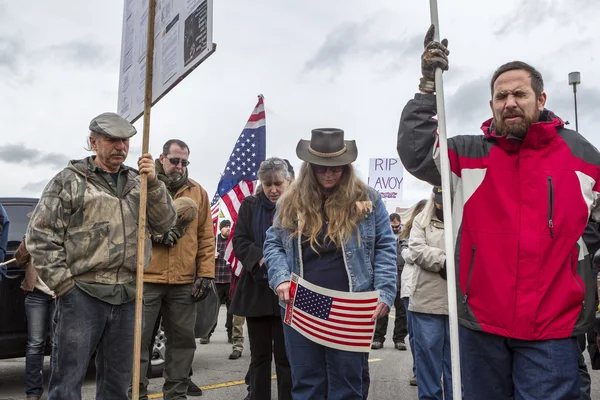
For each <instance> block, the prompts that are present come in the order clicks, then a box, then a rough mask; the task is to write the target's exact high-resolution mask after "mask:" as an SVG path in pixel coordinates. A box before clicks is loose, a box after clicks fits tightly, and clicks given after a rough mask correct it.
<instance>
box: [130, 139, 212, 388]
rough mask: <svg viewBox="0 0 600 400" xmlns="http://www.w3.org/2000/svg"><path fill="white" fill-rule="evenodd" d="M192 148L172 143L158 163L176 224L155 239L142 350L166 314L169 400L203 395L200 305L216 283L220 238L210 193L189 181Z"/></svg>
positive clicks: (143, 371) (143, 372)
mask: <svg viewBox="0 0 600 400" xmlns="http://www.w3.org/2000/svg"><path fill="white" fill-rule="evenodd" d="M189 159H190V148H189V147H188V145H187V144H186V143H185V142H184V141H182V140H179V139H170V140H168V141H167V142H166V143H165V144H164V146H163V151H162V154H161V155H160V157H159V158H158V159H157V160H156V161H155V167H156V174H157V177H158V179H159V180H160V181H161V182H163V183H164V184H165V186H166V188H167V190H168V192H169V194H170V197H172V198H173V200H174V203H175V205H176V208H177V220H176V223H175V224H174V225H173V226H172V227H171V228H170V229H169V231H167V232H166V233H164V234H162V235H155V236H153V244H152V261H151V262H150V265H149V266H148V268H147V269H146V270H145V271H144V328H143V332H142V348H144V349H146V348H148V345H149V343H150V342H151V340H152V332H153V330H154V327H155V324H156V320H157V318H158V315H159V314H160V316H161V318H162V326H163V330H164V332H165V336H166V339H167V346H166V349H165V352H166V354H165V367H164V369H165V372H164V377H165V382H164V384H163V397H164V398H165V399H166V400H169V399H181V398H185V396H186V394H187V395H189V396H200V395H201V394H202V391H201V390H200V388H199V387H198V386H197V385H196V384H194V383H193V382H192V381H191V379H190V378H189V376H190V371H191V368H192V361H193V360H194V353H195V350H196V339H195V335H194V325H195V322H196V302H198V301H201V300H203V299H204V298H205V297H206V296H207V295H208V294H209V292H210V289H211V287H212V280H213V278H214V273H215V268H214V254H215V237H214V233H213V225H212V217H211V213H210V202H209V200H208V195H207V194H206V190H204V188H203V187H202V186H201V185H200V184H199V183H198V182H196V181H194V180H193V179H191V178H190V177H189V176H188V169H187V167H188V165H189V163H190V161H189ZM148 356H149V355H148V352H146V351H143V352H141V360H140V376H141V377H142V379H141V382H140V399H142V400H145V399H147V398H148V397H147V396H148V379H147V378H146V376H147V369H148V365H149V358H148Z"/></svg>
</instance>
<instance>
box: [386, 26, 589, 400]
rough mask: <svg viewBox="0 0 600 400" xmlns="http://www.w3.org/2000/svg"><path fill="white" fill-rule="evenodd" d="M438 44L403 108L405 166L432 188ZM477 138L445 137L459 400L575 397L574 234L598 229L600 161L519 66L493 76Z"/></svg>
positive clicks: (585, 257) (582, 302)
mask: <svg viewBox="0 0 600 400" xmlns="http://www.w3.org/2000/svg"><path fill="white" fill-rule="evenodd" d="M447 43H448V42H447V40H444V41H442V42H441V43H440V42H436V41H434V40H433V27H432V28H430V30H429V32H428V34H427V35H426V37H425V52H424V53H423V56H422V63H421V65H422V73H423V76H422V78H421V81H420V85H419V89H420V93H418V94H416V95H415V98H414V99H412V100H410V101H409V102H408V104H407V105H406V107H405V108H404V110H403V112H402V117H401V120H400V128H399V133H398V154H399V155H400V158H401V159H402V162H403V164H404V166H405V167H406V169H407V170H408V171H409V172H411V173H412V174H413V175H414V176H416V177H417V178H419V179H422V180H425V181H428V182H429V183H431V184H433V185H439V184H440V183H441V178H440V171H439V165H440V164H439V146H438V136H437V119H436V114H437V112H436V102H435V79H434V73H435V69H436V68H441V69H443V70H447V69H448V58H447V56H448V50H447V47H446V46H447ZM490 89H491V95H492V96H491V100H490V108H491V110H492V114H493V118H492V119H490V120H488V121H486V122H484V123H483V126H482V131H483V135H479V136H477V135H467V136H455V137H452V138H450V139H448V152H449V159H450V168H451V185H452V197H453V204H452V206H453V209H452V214H453V217H454V227H453V234H454V238H455V243H456V252H455V259H456V266H457V273H456V278H457V298H458V301H459V304H458V317H459V323H460V325H461V326H460V347H461V363H462V369H463V371H462V372H463V385H464V397H465V399H469V400H470V399H487V400H493V399H506V398H512V397H515V398H552V399H579V395H580V394H579V379H578V375H577V366H578V357H579V355H580V351H579V349H578V346H577V341H576V339H575V337H576V336H577V335H579V334H582V333H584V332H586V331H587V329H588V327H589V326H590V323H591V322H592V319H593V314H594V308H595V307H594V291H595V290H596V288H595V284H594V282H595V281H594V279H593V276H592V267H591V263H590V256H589V254H588V249H587V246H586V244H585V242H584V240H583V238H582V235H583V233H584V229H585V228H586V225H587V224H588V221H589V220H590V219H591V220H592V221H598V220H599V219H600V218H599V217H600V210H599V209H598V197H599V194H600V193H599V192H600V153H599V152H598V151H597V150H596V148H594V146H592V145H591V144H590V143H589V142H588V141H587V140H586V139H585V138H584V137H583V136H581V135H580V134H579V133H578V132H575V131H572V130H569V129H566V128H565V126H564V123H563V121H562V120H561V119H560V118H558V117H557V116H556V115H554V114H553V113H552V112H551V111H549V110H547V109H545V108H544V106H545V104H546V93H545V92H544V84H543V79H542V76H541V74H540V73H539V72H538V71H537V70H536V69H535V68H533V67H532V66H530V65H528V64H526V63H523V62H519V61H514V62H509V63H507V64H504V65H502V66H501V67H500V68H498V70H496V72H495V73H494V74H493V76H492V79H491V83H490Z"/></svg>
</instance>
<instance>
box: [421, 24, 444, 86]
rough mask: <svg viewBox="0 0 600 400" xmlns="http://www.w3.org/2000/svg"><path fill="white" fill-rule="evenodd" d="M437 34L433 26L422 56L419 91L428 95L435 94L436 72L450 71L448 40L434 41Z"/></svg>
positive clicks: (425, 42) (426, 39)
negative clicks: (439, 70) (438, 69)
mask: <svg viewBox="0 0 600 400" xmlns="http://www.w3.org/2000/svg"><path fill="white" fill-rule="evenodd" d="M434 34H435V25H433V24H431V26H430V27H429V29H428V30H427V34H425V40H424V43H423V45H424V48H425V50H424V51H423V55H421V74H422V77H421V81H420V83H419V90H421V91H423V92H427V93H434V92H435V70H436V69H437V68H441V69H442V71H448V67H449V65H448V55H449V54H450V51H448V39H444V40H442V42H441V43H440V42H436V41H434V40H433V36H434Z"/></svg>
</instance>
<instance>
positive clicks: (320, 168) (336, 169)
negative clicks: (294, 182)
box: [312, 164, 344, 174]
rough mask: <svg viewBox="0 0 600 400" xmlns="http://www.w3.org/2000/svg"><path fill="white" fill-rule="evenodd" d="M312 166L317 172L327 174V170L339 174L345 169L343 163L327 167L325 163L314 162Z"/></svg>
mask: <svg viewBox="0 0 600 400" xmlns="http://www.w3.org/2000/svg"><path fill="white" fill-rule="evenodd" d="M312 167H313V170H314V171H315V172H316V173H317V174H326V173H327V171H331V172H332V173H334V174H337V173H338V172H342V170H343V169H344V166H343V165H341V166H338V167H326V166H324V165H316V164H313V165H312Z"/></svg>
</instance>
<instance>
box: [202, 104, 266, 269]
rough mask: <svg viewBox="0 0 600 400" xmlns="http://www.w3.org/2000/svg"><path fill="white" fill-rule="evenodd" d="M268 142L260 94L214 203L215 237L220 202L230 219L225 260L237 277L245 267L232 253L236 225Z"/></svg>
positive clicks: (212, 211) (218, 188)
mask: <svg viewBox="0 0 600 400" xmlns="http://www.w3.org/2000/svg"><path fill="white" fill-rule="evenodd" d="M266 142H267V129H266V118H265V106H264V102H263V96H262V95H259V96H258V103H256V107H254V111H252V114H251V115H250V118H249V119H248V122H247V123H246V126H245V127H244V130H243V131H242V133H241V134H240V136H239V138H238V140H237V141H236V142H235V146H234V147H233V151H232V152H231V155H230V156H229V160H228V161H227V164H226V165H225V170H224V171H223V174H222V175H221V180H220V181H219V186H218V187H217V192H216V193H215V196H214V197H213V201H212V203H211V214H212V218H213V225H214V228H215V235H216V231H217V222H218V219H219V209H220V204H221V203H223V204H225V207H227V211H228V212H229V216H230V217H231V233H230V234H229V239H228V240H227V246H226V248H225V260H227V262H228V263H229V264H230V265H231V269H232V270H233V273H234V274H235V275H236V276H240V274H241V273H242V268H243V267H242V264H241V263H240V261H239V260H238V259H237V258H236V257H235V254H234V253H233V243H231V238H232V237H233V233H234V231H235V223H236V221H237V217H238V210H239V209H240V205H241V204H242V200H244V197H247V196H250V195H252V194H253V193H254V187H255V181H256V180H257V179H258V168H259V167H260V163H261V162H263V161H264V160H265V154H266Z"/></svg>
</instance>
